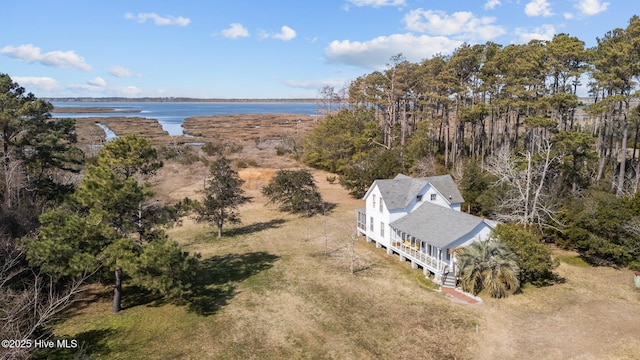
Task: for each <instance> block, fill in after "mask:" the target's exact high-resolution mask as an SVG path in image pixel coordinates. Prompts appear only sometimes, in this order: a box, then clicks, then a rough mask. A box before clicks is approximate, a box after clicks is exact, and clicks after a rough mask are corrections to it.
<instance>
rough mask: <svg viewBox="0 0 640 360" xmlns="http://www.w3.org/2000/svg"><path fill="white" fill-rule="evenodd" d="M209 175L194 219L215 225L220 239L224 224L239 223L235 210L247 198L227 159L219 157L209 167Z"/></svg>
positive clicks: (242, 181) (236, 174) (241, 182)
mask: <svg viewBox="0 0 640 360" xmlns="http://www.w3.org/2000/svg"><path fill="white" fill-rule="evenodd" d="M210 175H211V179H209V181H208V182H207V186H206V187H205V189H204V193H205V197H204V200H203V201H202V203H201V204H198V205H196V213H197V218H196V219H197V221H206V222H208V223H212V224H214V225H216V226H217V228H218V237H220V236H222V227H223V225H224V224H225V223H231V224H238V223H240V217H239V215H238V212H237V209H238V207H239V206H240V205H242V204H244V203H246V202H248V201H249V198H247V197H245V196H244V190H242V184H243V183H244V180H242V179H241V178H240V176H239V175H238V172H237V171H235V170H233V169H232V168H231V162H230V161H229V160H228V159H227V158H225V157H223V156H220V157H219V158H218V159H217V160H216V161H215V162H214V163H213V164H212V165H211V169H210Z"/></svg>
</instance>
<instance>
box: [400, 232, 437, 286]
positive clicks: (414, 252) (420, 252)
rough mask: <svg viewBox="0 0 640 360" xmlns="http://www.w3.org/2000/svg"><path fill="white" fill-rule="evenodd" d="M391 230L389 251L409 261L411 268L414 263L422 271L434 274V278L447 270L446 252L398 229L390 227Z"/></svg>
mask: <svg viewBox="0 0 640 360" xmlns="http://www.w3.org/2000/svg"><path fill="white" fill-rule="evenodd" d="M391 230H392V231H391V246H390V247H391V249H392V250H393V251H395V252H397V253H398V254H399V255H400V256H402V257H404V258H405V259H408V260H410V261H411V264H412V266H414V263H415V264H417V265H420V266H421V267H422V268H423V269H426V270H429V271H430V272H432V273H434V274H436V277H439V276H441V275H443V274H444V273H445V272H447V271H448V270H449V259H448V255H447V253H446V251H443V249H441V248H438V247H436V246H432V245H431V244H428V243H426V242H425V241H422V240H420V239H418V238H416V237H415V236H412V235H410V234H407V233H405V232H403V231H401V230H399V229H396V228H393V227H392V228H391ZM443 253H444V255H443ZM443 256H444V259H443Z"/></svg>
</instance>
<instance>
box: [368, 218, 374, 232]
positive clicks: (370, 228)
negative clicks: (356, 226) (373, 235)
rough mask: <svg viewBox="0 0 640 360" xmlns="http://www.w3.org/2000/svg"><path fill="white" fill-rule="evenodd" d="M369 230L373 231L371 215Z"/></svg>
mask: <svg viewBox="0 0 640 360" xmlns="http://www.w3.org/2000/svg"><path fill="white" fill-rule="evenodd" d="M369 230H370V231H371V232H373V216H371V217H369Z"/></svg>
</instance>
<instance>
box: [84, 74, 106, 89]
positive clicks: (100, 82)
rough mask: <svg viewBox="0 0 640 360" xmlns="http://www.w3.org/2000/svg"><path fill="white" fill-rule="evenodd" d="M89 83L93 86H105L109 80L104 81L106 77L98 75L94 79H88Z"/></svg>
mask: <svg viewBox="0 0 640 360" xmlns="http://www.w3.org/2000/svg"><path fill="white" fill-rule="evenodd" d="M87 84H89V85H92V86H98V87H103V86H106V85H107V82H106V81H104V79H103V78H101V77H100V76H97V77H95V78H94V79H92V80H89V81H87Z"/></svg>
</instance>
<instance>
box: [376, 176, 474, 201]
mask: <svg viewBox="0 0 640 360" xmlns="http://www.w3.org/2000/svg"><path fill="white" fill-rule="evenodd" d="M428 183H431V185H433V187H435V188H436V190H438V192H440V194H442V196H444V197H445V198H446V199H447V200H448V201H449V203H461V202H464V199H463V198H462V194H460V191H459V190H458V187H457V186H456V184H455V183H454V182H453V179H452V178H451V175H441V176H431V177H424V178H416V179H414V178H411V177H408V176H406V175H403V174H398V175H397V176H396V177H395V178H393V179H389V180H376V181H375V182H374V183H373V185H372V186H371V188H373V187H374V185H378V188H379V189H380V193H381V194H382V198H383V199H384V202H385V205H386V206H387V208H388V209H389V210H393V209H404V208H405V207H406V206H407V205H408V204H409V203H410V202H411V200H413V199H414V198H415V197H416V196H417V195H418V193H419V192H420V190H422V189H423V188H424V187H425V186H426V185H427V184H428ZM365 197H366V195H365Z"/></svg>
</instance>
